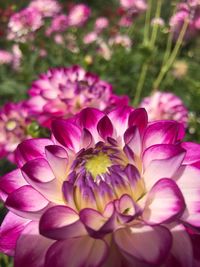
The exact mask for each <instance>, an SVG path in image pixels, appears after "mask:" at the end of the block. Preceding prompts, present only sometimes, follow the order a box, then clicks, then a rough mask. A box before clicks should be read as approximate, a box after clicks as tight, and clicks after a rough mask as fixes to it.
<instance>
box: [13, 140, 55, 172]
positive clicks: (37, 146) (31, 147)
mask: <svg viewBox="0 0 200 267" xmlns="http://www.w3.org/2000/svg"><path fill="white" fill-rule="evenodd" d="M49 145H53V143H52V141H51V140H50V139H45V138H38V139H37V138H35V139H28V140H25V141H23V142H22V143H21V144H19V145H18V147H17V149H16V151H15V156H16V162H17V164H18V166H19V167H22V166H23V165H24V164H25V163H26V162H27V161H29V160H32V159H36V158H41V157H44V156H45V150H44V148H45V146H49Z"/></svg>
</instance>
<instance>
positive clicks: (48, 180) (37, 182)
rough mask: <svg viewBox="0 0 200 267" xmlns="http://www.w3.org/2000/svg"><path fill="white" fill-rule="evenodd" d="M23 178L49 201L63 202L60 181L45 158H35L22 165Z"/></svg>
mask: <svg viewBox="0 0 200 267" xmlns="http://www.w3.org/2000/svg"><path fill="white" fill-rule="evenodd" d="M22 174H23V176H24V178H25V180H26V181H27V182H28V183H29V184H30V185H31V186H32V187H34V188H35V189H36V190H37V191H38V192H40V193H41V194H42V195H43V196H44V197H45V198H46V199H48V200H49V201H51V202H55V203H60V204H63V203H64V200H63V195H62V182H61V181H60V180H59V179H56V178H55V177H54V174H53V172H52V170H51V168H50V166H49V164H48V162H47V161H46V160H45V159H35V160H32V161H29V162H27V163H26V164H25V165H24V166H23V167H22Z"/></svg>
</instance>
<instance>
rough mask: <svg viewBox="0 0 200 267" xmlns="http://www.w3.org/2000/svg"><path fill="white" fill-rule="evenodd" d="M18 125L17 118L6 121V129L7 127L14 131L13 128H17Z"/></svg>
mask: <svg viewBox="0 0 200 267" xmlns="http://www.w3.org/2000/svg"><path fill="white" fill-rule="evenodd" d="M16 126H17V123H16V121H15V120H10V121H8V122H7V123H6V129H7V130H8V131H12V130H14V129H15V128H16Z"/></svg>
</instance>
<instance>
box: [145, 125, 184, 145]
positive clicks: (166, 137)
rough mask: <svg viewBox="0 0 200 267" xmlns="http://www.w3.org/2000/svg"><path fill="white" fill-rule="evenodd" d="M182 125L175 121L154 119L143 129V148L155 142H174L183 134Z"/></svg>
mask: <svg viewBox="0 0 200 267" xmlns="http://www.w3.org/2000/svg"><path fill="white" fill-rule="evenodd" d="M182 131H184V126H183V125H181V124H179V123H178V122H175V121H167V120H166V121H156V122H153V123H151V124H150V125H149V126H148V127H147V128H146V130H145V133H144V138H143V146H144V149H146V148H147V147H150V146H152V145H156V144H175V143H176V142H177V141H178V140H181V139H182V138H183V137H184V135H183V134H182Z"/></svg>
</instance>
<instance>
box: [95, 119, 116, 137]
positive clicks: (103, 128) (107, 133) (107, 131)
mask: <svg viewBox="0 0 200 267" xmlns="http://www.w3.org/2000/svg"><path fill="white" fill-rule="evenodd" d="M97 130H98V132H99V135H100V136H101V137H102V138H103V139H104V140H106V138H107V137H112V134H113V125H112V122H111V121H110V119H109V118H108V116H104V117H103V118H101V119H100V121H99V122H98V124H97Z"/></svg>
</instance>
